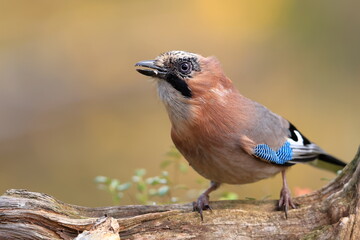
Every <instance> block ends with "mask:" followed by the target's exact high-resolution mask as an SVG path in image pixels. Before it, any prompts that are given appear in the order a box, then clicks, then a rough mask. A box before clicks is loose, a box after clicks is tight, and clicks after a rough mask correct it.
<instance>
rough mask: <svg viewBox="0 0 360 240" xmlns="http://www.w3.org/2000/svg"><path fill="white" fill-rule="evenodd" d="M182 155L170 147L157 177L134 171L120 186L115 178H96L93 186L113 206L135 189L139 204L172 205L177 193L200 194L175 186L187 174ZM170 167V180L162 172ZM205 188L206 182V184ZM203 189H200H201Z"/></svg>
mask: <svg viewBox="0 0 360 240" xmlns="http://www.w3.org/2000/svg"><path fill="white" fill-rule="evenodd" d="M182 158H183V157H182V155H181V154H180V153H179V152H178V151H177V149H176V148H175V147H171V148H170V150H169V151H168V152H167V153H166V159H165V160H164V161H162V162H161V163H160V168H161V173H160V175H159V176H154V177H146V169H143V168H142V169H136V170H135V172H134V175H133V176H132V178H131V180H130V181H127V182H121V181H119V180H118V179H115V178H108V177H105V176H97V177H96V178H95V183H96V184H97V186H98V188H99V189H101V190H105V191H107V192H109V193H110V194H111V196H112V199H113V201H114V203H115V204H119V203H120V200H121V199H122V198H123V197H124V195H125V191H127V190H128V189H130V188H131V187H134V188H135V189H136V194H135V196H136V200H137V202H138V203H139V204H156V203H157V202H160V203H175V202H178V201H179V198H178V197H176V196H175V193H178V191H179V190H186V191H191V192H194V191H195V192H200V190H196V189H190V188H188V187H187V186H186V185H184V184H179V178H180V176H181V175H185V174H186V173H187V171H188V165H187V164H186V163H185V160H184V159H182ZM170 167H173V172H174V177H172V178H170V174H169V172H168V171H166V170H165V169H168V168H170ZM196 182H197V184H198V185H202V186H204V183H205V181H204V180H203V179H199V180H197V181H196ZM206 184H208V181H206ZM201 188H204V187H201ZM220 199H221V200H234V199H238V195H237V194H236V193H233V192H224V193H222V194H221V195H220Z"/></svg>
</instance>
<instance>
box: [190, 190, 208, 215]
mask: <svg viewBox="0 0 360 240" xmlns="http://www.w3.org/2000/svg"><path fill="white" fill-rule="evenodd" d="M208 209H209V210H211V207H210V205H209V195H206V194H201V195H200V196H199V198H198V199H197V200H196V202H193V211H194V212H195V211H197V212H198V213H199V214H200V217H201V221H203V220H204V217H203V210H208Z"/></svg>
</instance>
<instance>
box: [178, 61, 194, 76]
mask: <svg viewBox="0 0 360 240" xmlns="http://www.w3.org/2000/svg"><path fill="white" fill-rule="evenodd" d="M191 67H192V66H191V63H189V62H182V63H181V64H180V66H179V71H180V72H181V73H183V74H189V73H190V72H191V70H192V69H191Z"/></svg>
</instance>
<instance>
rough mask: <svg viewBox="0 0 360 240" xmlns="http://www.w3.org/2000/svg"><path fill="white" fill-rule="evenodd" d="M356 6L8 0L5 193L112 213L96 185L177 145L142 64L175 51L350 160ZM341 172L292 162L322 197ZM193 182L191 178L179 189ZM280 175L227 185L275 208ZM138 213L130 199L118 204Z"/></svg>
mask: <svg viewBox="0 0 360 240" xmlns="http://www.w3.org/2000/svg"><path fill="white" fill-rule="evenodd" d="M359 8H360V2H356V1H335V0H330V1H329V0H322V1H289V0H275V1H236V0H233V1H213V0H195V1H188V0H183V1H165V0H164V1H145V0H142V1H140V0H139V1H120V0H119V1H110V0H104V1H46V0H44V1H37V0H34V1H17V0H14V1H5V0H2V1H0V192H1V193H3V192H4V191H5V190H6V189H10V188H25V189H28V190H32V191H40V192H45V193H48V194H51V195H54V196H55V197H57V198H58V199H60V200H63V201H66V202H68V203H72V204H78V205H84V206H104V205H110V204H112V200H111V198H110V197H109V195H108V194H107V193H106V192H104V191H100V190H98V189H97V188H96V186H95V184H94V182H93V179H94V177H95V176H97V175H105V176H109V177H112V178H118V179H120V180H123V181H125V180H129V179H130V178H131V176H132V175H133V171H134V169H136V168H146V169H147V170H148V175H149V176H151V175H157V174H159V172H160V168H159V164H160V162H161V161H163V160H164V158H165V153H166V152H167V151H168V150H169V148H170V146H172V142H171V139H170V134H169V133H170V123H169V121H168V117H167V115H166V112H165V109H164V108H163V106H162V103H161V102H160V101H159V100H158V98H157V94H156V88H155V85H154V84H153V82H152V81H149V80H148V79H147V78H146V77H144V76H142V75H140V74H138V73H137V72H136V71H135V69H134V63H136V62H138V61H140V60H147V59H152V58H154V57H155V56H157V55H158V54H160V53H162V52H165V51H169V50H187V51H191V52H196V53H200V54H202V55H204V56H209V55H215V56H217V57H218V58H219V59H220V61H221V63H222V65H223V68H224V69H225V72H226V73H227V75H228V76H229V77H230V78H231V79H232V80H233V81H234V83H235V84H236V86H237V87H238V88H239V89H240V91H241V92H242V93H243V94H244V95H245V96H247V97H250V98H252V99H254V100H256V101H258V102H260V103H262V104H264V105H266V106H267V107H269V108H270V109H272V110H273V111H274V112H276V113H279V114H281V115H283V116H284V117H286V118H287V119H289V120H291V121H292V122H293V123H294V125H296V126H297V127H298V128H299V129H301V131H302V132H303V133H304V134H305V135H306V136H308V137H309V138H310V139H312V140H313V141H314V142H316V143H318V144H319V145H320V146H322V147H323V148H324V149H326V150H327V151H328V152H330V153H332V154H334V155H335V156H337V157H339V158H341V159H344V160H345V161H350V160H351V159H352V157H353V156H354V154H355V152H356V150H357V147H358V145H359V143H360V124H359V122H360V111H359V106H360V96H359V93H360V91H359V90H360V45H359V43H360V14H359V11H358V9H359ZM334 177H335V175H334V174H331V173H328V172H325V171H322V170H318V169H315V168H312V167H310V166H307V165H297V166H295V167H293V168H292V170H290V172H289V174H288V181H289V184H290V186H291V188H292V190H293V191H295V190H294V189H295V188H310V189H318V188H320V187H321V186H323V185H325V184H326V183H327V181H324V180H322V178H328V179H329V178H334ZM198 178H199V176H198V175H197V174H196V173H195V172H194V171H193V170H190V171H189V172H188V173H187V175H186V177H185V178H183V181H184V182H183V183H185V184H187V185H188V186H190V187H191V186H192V184H194V187H198V186H195V185H196V184H195V182H196V180H197V179H198ZM280 188H281V180H280V177H279V176H277V177H275V178H272V179H269V180H265V181H261V182H259V183H255V184H249V185H243V186H224V187H223V190H227V191H235V192H237V193H238V195H239V196H240V198H245V197H254V198H260V199H261V198H262V197H264V196H269V195H271V198H278V195H279V191H280ZM131 203H133V202H132V200H131V198H126V199H124V202H123V204H131Z"/></svg>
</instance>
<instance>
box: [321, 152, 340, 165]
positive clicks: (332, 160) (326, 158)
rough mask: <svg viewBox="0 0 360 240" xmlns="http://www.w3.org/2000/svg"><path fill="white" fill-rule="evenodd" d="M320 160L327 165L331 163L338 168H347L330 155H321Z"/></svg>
mask: <svg viewBox="0 0 360 240" xmlns="http://www.w3.org/2000/svg"><path fill="white" fill-rule="evenodd" d="M318 159H319V160H322V161H324V162H327V163H331V164H334V165H337V166H340V167H345V166H346V163H345V162H343V161H341V160H339V159H337V158H335V157H333V156H331V155H328V154H320V155H319V156H318Z"/></svg>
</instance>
